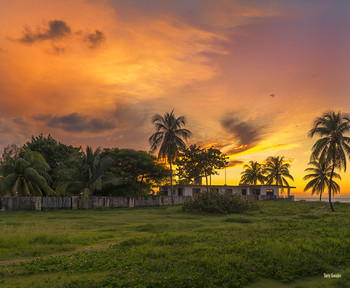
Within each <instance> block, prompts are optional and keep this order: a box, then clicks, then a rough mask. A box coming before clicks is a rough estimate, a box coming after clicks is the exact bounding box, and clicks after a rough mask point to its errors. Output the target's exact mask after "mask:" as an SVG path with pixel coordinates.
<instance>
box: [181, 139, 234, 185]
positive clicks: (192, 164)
mask: <svg viewBox="0 0 350 288" xmlns="http://www.w3.org/2000/svg"><path fill="white" fill-rule="evenodd" d="M226 159H227V157H226V155H225V154H222V152H221V151H220V150H218V149H214V148H213V147H211V148H209V149H205V148H202V149H201V148H200V147H199V146H197V145H191V146H190V147H189V148H187V149H185V150H183V151H182V152H181V153H180V154H179V157H178V158H177V159H176V161H175V164H176V165H177V166H178V176H179V179H180V181H181V180H185V181H187V182H188V183H191V182H195V181H196V179H198V178H200V177H205V178H206V185H207V188H208V176H211V175H215V174H217V172H216V170H218V169H222V168H224V167H226V165H227V163H228V162H227V161H226Z"/></svg>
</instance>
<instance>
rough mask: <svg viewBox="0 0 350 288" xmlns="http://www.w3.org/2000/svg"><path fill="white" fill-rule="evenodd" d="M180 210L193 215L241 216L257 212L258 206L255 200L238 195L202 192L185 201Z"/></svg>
mask: <svg viewBox="0 0 350 288" xmlns="http://www.w3.org/2000/svg"><path fill="white" fill-rule="evenodd" d="M182 209H183V210H184V211H187V212H195V213H215V214H242V213H245V212H247V211H251V210H257V209H259V206H258V204H257V202H256V201H255V200H249V199H245V198H243V197H242V196H240V195H234V194H228V195H225V194H220V193H219V192H214V191H211V192H203V193H201V194H199V195H198V196H197V197H195V198H192V199H190V200H188V201H186V202H185V203H184V205H183V207H182Z"/></svg>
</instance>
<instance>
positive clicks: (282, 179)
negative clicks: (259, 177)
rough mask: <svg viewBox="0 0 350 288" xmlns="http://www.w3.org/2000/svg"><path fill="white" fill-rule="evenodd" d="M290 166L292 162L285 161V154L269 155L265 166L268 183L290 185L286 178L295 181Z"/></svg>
mask: <svg viewBox="0 0 350 288" xmlns="http://www.w3.org/2000/svg"><path fill="white" fill-rule="evenodd" d="M289 168H290V164H288V163H286V162H285V161H284V157H283V156H282V157H280V156H276V157H274V156H270V157H268V158H267V159H266V163H265V166H264V171H265V173H266V182H267V184H276V185H282V186H283V185H285V186H289V184H288V181H287V179H286V178H289V179H291V180H293V181H294V179H293V176H292V175H290V173H289Z"/></svg>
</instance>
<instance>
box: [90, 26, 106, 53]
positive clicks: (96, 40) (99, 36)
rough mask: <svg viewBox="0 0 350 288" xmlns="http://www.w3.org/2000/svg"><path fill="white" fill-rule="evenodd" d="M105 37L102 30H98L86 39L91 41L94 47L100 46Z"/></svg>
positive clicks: (91, 46)
mask: <svg viewBox="0 0 350 288" xmlns="http://www.w3.org/2000/svg"><path fill="white" fill-rule="evenodd" d="M105 38H106V37H105V35H104V34H103V33H102V32H101V31H99V30H96V31H95V32H94V33H90V34H88V35H87V36H86V38H85V41H87V42H88V43H89V47H90V48H92V49H93V48H97V47H98V46H100V44H101V43H102V42H103V41H104V40H105Z"/></svg>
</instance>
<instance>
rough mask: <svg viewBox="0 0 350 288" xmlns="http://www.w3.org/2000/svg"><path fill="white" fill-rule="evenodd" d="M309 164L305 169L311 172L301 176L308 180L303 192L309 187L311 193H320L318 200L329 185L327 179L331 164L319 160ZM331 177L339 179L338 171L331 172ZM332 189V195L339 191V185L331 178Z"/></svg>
mask: <svg viewBox="0 0 350 288" xmlns="http://www.w3.org/2000/svg"><path fill="white" fill-rule="evenodd" d="M309 165H311V166H313V167H311V168H307V169H305V171H306V172H311V174H307V175H305V177H304V178H303V179H304V180H310V179H311V180H310V181H309V182H308V183H307V184H306V186H305V189H304V192H305V191H307V190H309V189H311V188H312V190H311V195H313V194H314V193H316V194H319V195H320V201H321V199H322V193H323V192H324V190H325V189H326V188H328V187H329V183H330V182H329V179H330V176H331V172H332V165H330V163H326V162H322V161H321V162H320V161H317V160H315V161H311V162H310V163H309ZM333 178H337V179H340V180H341V177H340V175H339V174H338V173H336V172H333ZM332 191H333V195H334V193H337V192H339V191H340V187H339V185H338V184H337V183H336V182H335V181H334V180H333V181H332Z"/></svg>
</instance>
